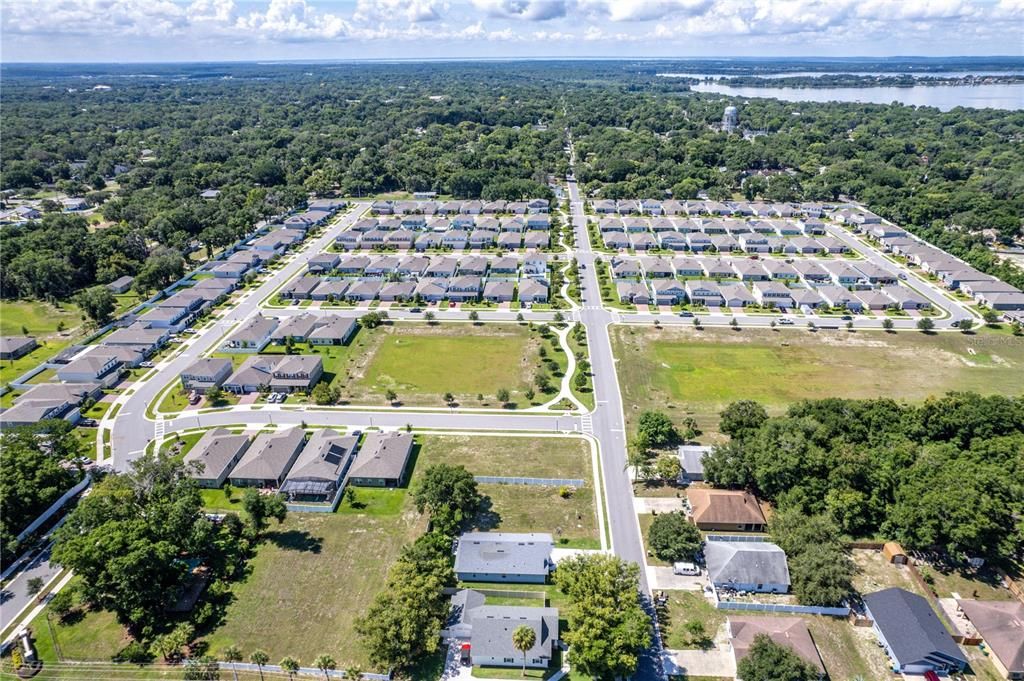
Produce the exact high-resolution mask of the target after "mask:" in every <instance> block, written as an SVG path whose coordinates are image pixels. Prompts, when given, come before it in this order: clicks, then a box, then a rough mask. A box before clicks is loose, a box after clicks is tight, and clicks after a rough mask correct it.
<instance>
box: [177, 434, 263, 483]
mask: <svg viewBox="0 0 1024 681" xmlns="http://www.w3.org/2000/svg"><path fill="white" fill-rule="evenodd" d="M249 442H250V441H249V436H248V435H243V434H241V433H232V432H231V431H229V430H228V429H226V428H214V429H213V430H208V431H206V432H205V433H203V436H202V437H201V438H199V442H197V443H196V444H195V446H194V447H193V448H192V449H191V450H190V451H189V453H188V454H186V455H185V463H187V464H190V463H198V464H201V469H200V471H199V472H198V473H197V474H195V475H194V476H193V477H196V478H201V479H212V480H216V479H218V478H220V476H221V474H223V473H226V472H228V471H226V470H225V469H226V468H227V467H228V466H230V465H231V463H232V462H233V461H235V460H236V457H237V456H238V455H239V454H240V453H241V452H244V451H245V450H246V449H248V448H249Z"/></svg>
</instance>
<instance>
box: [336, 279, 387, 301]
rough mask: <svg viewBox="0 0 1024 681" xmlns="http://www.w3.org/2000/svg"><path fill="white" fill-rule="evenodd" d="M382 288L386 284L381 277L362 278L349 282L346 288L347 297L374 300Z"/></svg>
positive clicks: (349, 298) (348, 298)
mask: <svg viewBox="0 0 1024 681" xmlns="http://www.w3.org/2000/svg"><path fill="white" fill-rule="evenodd" d="M382 288H384V284H383V283H382V282H381V281H380V280H379V279H361V280H360V281H354V282H352V283H350V284H349V286H348V289H346V290H345V298H346V299H347V300H360V301H366V300H373V299H374V298H376V297H377V295H378V294H379V293H380V291H381V289H382Z"/></svg>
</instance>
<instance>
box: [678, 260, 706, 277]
mask: <svg viewBox="0 0 1024 681" xmlns="http://www.w3.org/2000/svg"><path fill="white" fill-rule="evenodd" d="M672 267H673V269H675V271H676V276H679V277H701V276H703V275H704V268H703V267H702V266H701V264H700V263H699V262H698V261H697V260H696V258H672Z"/></svg>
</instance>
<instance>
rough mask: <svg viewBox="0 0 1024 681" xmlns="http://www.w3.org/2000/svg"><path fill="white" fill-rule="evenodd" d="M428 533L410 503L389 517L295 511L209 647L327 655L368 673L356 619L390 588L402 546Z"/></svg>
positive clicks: (273, 535) (274, 533) (259, 558)
mask: <svg viewBox="0 0 1024 681" xmlns="http://www.w3.org/2000/svg"><path fill="white" fill-rule="evenodd" d="M423 529H424V527H423V523H422V521H421V520H420V518H419V516H417V515H416V514H415V512H414V511H413V510H412V509H411V508H409V505H408V504H405V505H404V506H403V507H402V508H401V509H400V510H399V511H398V512H396V513H391V514H371V513H351V512H345V513H336V514H334V513H307V514H298V513H295V514H291V515H290V517H289V518H288V519H287V520H286V521H285V522H284V524H283V525H281V526H280V527H276V526H274V527H272V528H271V530H270V533H269V539H268V541H267V542H266V543H265V544H263V545H262V546H260V548H259V550H258V552H257V555H256V557H255V558H254V559H253V560H252V561H251V563H250V565H251V568H252V569H251V572H250V575H249V577H248V578H247V579H246V580H245V581H244V582H242V583H240V584H236V585H235V586H234V588H233V592H234V594H235V601H234V602H233V603H232V604H231V605H230V606H229V607H228V611H227V617H226V619H225V623H224V625H223V626H221V627H220V628H219V629H217V630H216V631H215V632H213V634H211V635H210V636H208V637H207V642H208V643H209V646H210V649H211V650H212V651H220V650H222V649H223V648H224V647H225V646H227V645H230V644H235V645H237V646H239V647H240V648H241V649H242V650H243V651H244V652H245V653H246V654H248V653H249V652H251V651H252V650H253V649H255V648H262V649H264V650H266V651H267V652H268V653H269V654H270V658H271V659H272V660H279V659H281V658H282V657H283V656H285V655H293V656H295V657H297V658H298V659H299V660H300V661H302V662H303V663H306V664H308V663H310V662H312V660H313V658H314V657H316V656H317V655H319V654H321V653H327V654H330V655H332V656H333V657H334V658H335V659H336V660H337V661H338V666H339V667H341V668H345V667H346V666H349V665H351V664H360V665H362V666H363V668H364V669H368V668H369V665H368V663H367V661H366V659H365V657H364V654H363V651H362V649H361V647H360V645H359V640H358V637H357V636H356V634H355V632H354V630H353V620H354V619H355V618H356V617H357V616H359V615H360V614H362V613H363V611H365V609H366V608H367V606H368V605H369V604H370V601H371V600H372V598H373V596H374V594H376V593H377V591H378V590H379V589H380V588H381V587H382V586H383V585H384V580H385V576H386V575H387V570H388V567H389V566H390V565H391V563H392V562H393V561H394V560H395V558H396V557H397V556H398V552H399V550H400V549H401V547H402V545H403V544H405V543H407V542H409V541H412V540H413V539H415V537H416V536H417V535H418V534H419V533H421V532H422V531H423Z"/></svg>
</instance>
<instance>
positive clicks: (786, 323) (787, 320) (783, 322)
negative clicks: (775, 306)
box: [779, 317, 793, 326]
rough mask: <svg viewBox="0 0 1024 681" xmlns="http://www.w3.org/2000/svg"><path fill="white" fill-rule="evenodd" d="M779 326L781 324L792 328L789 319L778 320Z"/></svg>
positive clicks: (791, 321)
mask: <svg viewBox="0 0 1024 681" xmlns="http://www.w3.org/2000/svg"><path fill="white" fill-rule="evenodd" d="M779 324H782V325H783V326H792V325H793V320H792V319H790V318H789V317H783V318H782V319H780V320H779Z"/></svg>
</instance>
